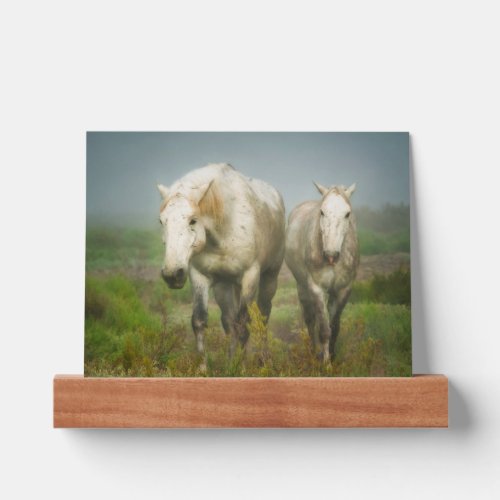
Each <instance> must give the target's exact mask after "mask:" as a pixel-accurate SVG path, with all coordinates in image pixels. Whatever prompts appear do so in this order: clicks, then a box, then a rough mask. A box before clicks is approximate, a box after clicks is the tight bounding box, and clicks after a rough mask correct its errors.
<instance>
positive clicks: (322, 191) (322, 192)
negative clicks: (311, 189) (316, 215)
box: [313, 181, 328, 196]
mask: <svg viewBox="0 0 500 500" xmlns="http://www.w3.org/2000/svg"><path fill="white" fill-rule="evenodd" d="M313 184H314V185H315V186H316V189H317V190H318V191H319V194H320V195H321V196H325V194H326V193H328V188H326V187H325V186H322V185H321V184H318V183H317V182H314V181H313Z"/></svg>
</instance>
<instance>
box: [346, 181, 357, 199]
mask: <svg viewBox="0 0 500 500" xmlns="http://www.w3.org/2000/svg"><path fill="white" fill-rule="evenodd" d="M354 191H356V183H354V184H351V185H350V186H349V187H348V188H347V189H346V190H345V191H344V192H345V195H346V196H347V197H348V198H350V197H351V196H352V193H354Z"/></svg>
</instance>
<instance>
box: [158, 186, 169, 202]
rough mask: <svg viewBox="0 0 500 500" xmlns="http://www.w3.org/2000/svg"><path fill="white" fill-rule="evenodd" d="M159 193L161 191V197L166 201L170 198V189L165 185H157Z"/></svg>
mask: <svg viewBox="0 0 500 500" xmlns="http://www.w3.org/2000/svg"><path fill="white" fill-rule="evenodd" d="M157 187H158V191H160V194H161V197H162V198H163V199H164V200H166V199H167V198H168V187H167V186H164V185H163V184H157Z"/></svg>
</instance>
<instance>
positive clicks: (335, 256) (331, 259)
mask: <svg viewBox="0 0 500 500" xmlns="http://www.w3.org/2000/svg"><path fill="white" fill-rule="evenodd" d="M323 257H324V259H325V261H326V263H327V264H328V265H329V266H334V265H335V264H336V263H337V262H338V260H339V258H340V252H337V251H335V252H323Z"/></svg>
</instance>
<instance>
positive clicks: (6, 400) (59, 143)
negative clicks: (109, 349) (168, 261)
mask: <svg viewBox="0 0 500 500" xmlns="http://www.w3.org/2000/svg"><path fill="white" fill-rule="evenodd" d="M494 7H495V3H494V2H486V1H475V2H438V1H433V2H423V1H420V2H411V3H409V2H401V1H394V2H389V1H378V2H357V1H351V2H342V3H340V2H318V1H312V0H309V1H308V2H290V1H289V2H285V1H283V2H274V1H269V0H267V1H255V0H254V1H252V2H246V3H245V4H243V3H239V2H230V1H226V2H224V1H218V0H212V1H211V2H189V1H186V2H177V3H175V4H172V3H163V2H146V1H142V2H137V3H136V5H135V6H134V5H132V3H131V2H90V1H87V2H78V3H77V4H74V3H73V2H62V1H61V2H54V1H49V0H47V1H45V2H4V3H3V4H2V7H1V11H2V12H1V14H0V39H1V40H0V41H1V44H0V46H1V47H2V49H1V50H2V53H3V55H2V73H3V76H2V78H1V86H2V91H1V93H0V100H1V103H0V104H1V106H0V114H1V139H2V141H1V142H2V146H1V147H0V155H1V157H0V169H1V176H2V179H1V182H0V203H1V207H0V217H1V219H0V222H1V230H2V235H3V236H2V244H1V253H2V259H1V263H2V269H1V273H0V283H1V293H2V323H1V324H2V329H1V330H2V334H1V337H0V342H1V343H0V353H1V354H0V359H1V363H0V370H1V378H0V380H1V384H2V389H1V396H2V397H1V408H2V411H1V412H0V415H1V419H2V422H1V426H0V432H1V441H0V453H1V458H2V463H3V465H2V468H1V471H2V474H1V475H2V480H1V481H0V494H1V496H2V498H9V499H12V498H30V497H35V496H36V497H38V498H53V499H66V498H74V499H80V498H82V499H83V498H85V499H86V500H88V499H89V498H121V499H129V498H130V499H136V498H161V497H165V498H166V497H168V498H221V499H222V498H224V499H225V498H228V499H229V498H231V499H233V498H252V499H254V498H273V499H274V498H282V497H286V498H314V497H320V498H325V497H326V498H357V497H361V496H362V495H363V496H366V497H368V498H383V499H385V500H386V499H398V500H399V499H401V498H405V499H417V498H418V499H421V498H427V499H441V498H481V499H482V498H498V495H499V491H498V489H499V486H500V485H499V480H498V475H497V476H495V473H497V474H498V472H500V470H499V469H500V468H499V465H500V458H499V453H500V431H499V427H498V419H499V417H500V402H499V397H498V396H499V391H498V387H499V383H500V378H499V369H498V359H499V353H498V351H499V349H500V340H499V330H498V326H497V322H498V317H499V311H500V308H499V306H498V284H499V282H500V276H499V271H498V258H497V253H498V241H499V240H498V227H499V224H498V215H499V210H498V201H499V198H500V193H499V185H498V181H499V168H500V164H499V153H498V146H497V144H498V132H499V126H498V125H499V123H498V116H499V111H500V109H499V108H500V106H499V88H500V85H499V84H500V82H499V77H498V46H499V38H500V36H499V31H498V15H497V14H496V13H495V9H494ZM88 129H91V130H99V129H101V130H103V129H106V130H116V129H119V130H190V129H191V130H192V129H195V130H409V131H411V133H412V152H413V179H414V200H413V201H414V208H415V217H414V221H413V222H414V236H416V237H417V238H416V241H415V239H414V243H415V245H414V248H413V258H414V264H415V267H414V269H413V272H414V277H415V285H416V286H415V288H414V292H415V293H414V317H415V325H414V344H415V346H414V362H415V371H416V372H433V373H444V374H446V375H448V376H449V378H450V429H449V430H321V431H317V430H307V431H306V430H301V431H297V430H295V431H294V430H280V431H269V430H267V431H196V432H194V431H160V430H158V431H128V432H126V431H77V430H53V429H52V428H51V425H52V415H51V411H52V401H51V397H52V377H53V375H54V374H55V373H81V372H82V364H83V282H84V218H85V202H84V200H85V195H84V185H85V131H86V130H88ZM495 493H496V494H495Z"/></svg>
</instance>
